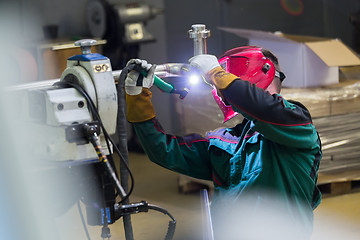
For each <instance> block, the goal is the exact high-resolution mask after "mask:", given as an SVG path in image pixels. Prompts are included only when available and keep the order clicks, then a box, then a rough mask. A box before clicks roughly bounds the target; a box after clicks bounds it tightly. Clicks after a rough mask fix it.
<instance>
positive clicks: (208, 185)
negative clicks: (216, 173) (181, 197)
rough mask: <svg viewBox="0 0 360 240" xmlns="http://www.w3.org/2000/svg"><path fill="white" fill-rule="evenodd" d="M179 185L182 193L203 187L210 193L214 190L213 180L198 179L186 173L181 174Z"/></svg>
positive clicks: (195, 190)
mask: <svg viewBox="0 0 360 240" xmlns="http://www.w3.org/2000/svg"><path fill="white" fill-rule="evenodd" d="M178 187H179V192H180V193H185V194H186V193H195V192H199V191H200V190H201V189H207V190H208V191H209V192H210V193H211V192H212V191H213V189H214V186H213V184H212V182H211V181H206V180H201V179H196V178H192V177H188V176H185V175H179V178H178Z"/></svg>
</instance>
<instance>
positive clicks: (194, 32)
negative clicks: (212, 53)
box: [188, 24, 210, 56]
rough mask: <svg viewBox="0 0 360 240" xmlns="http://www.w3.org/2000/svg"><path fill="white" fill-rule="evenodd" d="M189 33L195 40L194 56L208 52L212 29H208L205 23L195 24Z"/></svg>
mask: <svg viewBox="0 0 360 240" xmlns="http://www.w3.org/2000/svg"><path fill="white" fill-rule="evenodd" d="M188 34H189V38H191V39H193V41H194V56H196V55H200V54H207V38H208V37H210V30H207V29H206V27H205V25H204V24H194V25H192V26H191V29H190V30H189V31H188Z"/></svg>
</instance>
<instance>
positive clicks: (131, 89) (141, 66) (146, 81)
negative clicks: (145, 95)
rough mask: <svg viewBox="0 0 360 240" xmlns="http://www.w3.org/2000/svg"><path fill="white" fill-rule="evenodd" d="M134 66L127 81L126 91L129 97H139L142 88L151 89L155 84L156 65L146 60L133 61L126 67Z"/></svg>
mask: <svg viewBox="0 0 360 240" xmlns="http://www.w3.org/2000/svg"><path fill="white" fill-rule="evenodd" d="M131 66H133V69H132V70H131V71H130V72H129V73H128V74H127V76H126V79H125V91H126V93H127V94H129V95H138V94H140V93H141V91H142V88H143V87H144V88H150V87H151V86H152V85H153V84H154V74H155V68H156V65H155V64H149V63H148V62H147V61H146V60H141V59H131V60H129V61H128V62H127V64H126V67H131Z"/></svg>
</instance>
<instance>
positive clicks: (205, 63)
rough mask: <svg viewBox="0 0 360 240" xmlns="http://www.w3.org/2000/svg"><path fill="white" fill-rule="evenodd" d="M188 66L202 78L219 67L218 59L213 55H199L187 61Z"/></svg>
mask: <svg viewBox="0 0 360 240" xmlns="http://www.w3.org/2000/svg"><path fill="white" fill-rule="evenodd" d="M189 64H190V66H192V67H194V68H196V69H198V70H199V71H200V72H201V74H203V75H204V76H205V75H206V74H207V73H208V72H210V71H211V70H212V69H214V68H216V67H220V64H219V61H218V59H217V58H216V57H215V56H214V55H209V54H201V55H197V56H194V57H192V58H190V59H189Z"/></svg>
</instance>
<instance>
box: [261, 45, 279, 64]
mask: <svg viewBox="0 0 360 240" xmlns="http://www.w3.org/2000/svg"><path fill="white" fill-rule="evenodd" d="M261 52H262V54H264V56H265V57H267V58H268V59H270V61H272V62H273V64H275V65H279V60H278V58H277V57H276V56H275V55H274V54H273V53H272V52H271V51H270V50H268V49H266V48H262V49H261Z"/></svg>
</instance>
